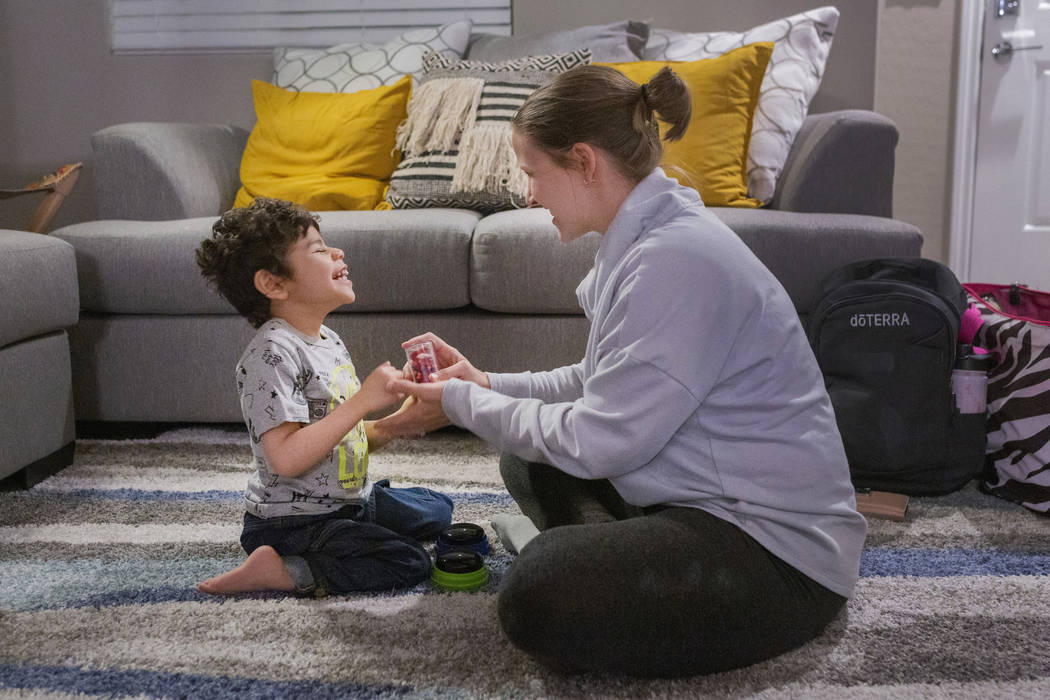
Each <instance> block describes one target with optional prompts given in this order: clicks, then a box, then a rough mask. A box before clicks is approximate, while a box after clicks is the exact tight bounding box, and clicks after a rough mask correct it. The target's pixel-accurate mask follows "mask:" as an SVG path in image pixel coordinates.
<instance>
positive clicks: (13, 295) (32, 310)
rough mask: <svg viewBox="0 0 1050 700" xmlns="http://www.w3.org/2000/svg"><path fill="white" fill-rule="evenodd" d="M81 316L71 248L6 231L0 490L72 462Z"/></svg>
mask: <svg viewBox="0 0 1050 700" xmlns="http://www.w3.org/2000/svg"><path fill="white" fill-rule="evenodd" d="M79 310H80V304H79V297H78V292H77V276H76V264H75V261H74V257H73V248H72V246H70V245H69V244H68V243H66V242H65V241H61V240H58V239H56V238H51V237H49V236H44V235H41V234H39V233H26V232H24V231H6V230H0V488H4V489H7V488H25V487H28V486H32V485H33V484H35V483H36V482H38V481H40V480H41V479H43V478H45V477H47V476H49V475H50V474H52V473H53V472H55V471H57V470H59V469H61V468H62V467H64V466H66V465H68V464H69V463H70V462H72V460H73V430H74V427H73V391H72V387H73V382H72V374H71V369H70V359H69V336H68V334H67V332H66V329H67V328H69V327H70V326H72V325H74V324H75V323H76V322H77V315H78V312H79Z"/></svg>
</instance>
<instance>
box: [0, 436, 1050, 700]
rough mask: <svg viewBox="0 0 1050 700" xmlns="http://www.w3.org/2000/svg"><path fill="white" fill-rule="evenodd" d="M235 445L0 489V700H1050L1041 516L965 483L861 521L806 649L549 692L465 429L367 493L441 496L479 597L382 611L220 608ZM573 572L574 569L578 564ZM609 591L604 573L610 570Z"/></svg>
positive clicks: (430, 593) (296, 603)
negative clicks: (863, 539)
mask: <svg viewBox="0 0 1050 700" xmlns="http://www.w3.org/2000/svg"><path fill="white" fill-rule="evenodd" d="M248 462H249V452H248V448H247V442H246V436H245V434H244V432H243V431H241V430H238V429H233V428H230V427H181V428H179V429H175V430H170V431H168V432H164V433H161V434H160V435H159V436H157V437H156V438H153V439H148V440H80V441H78V443H77V448H76V458H75V462H74V465H73V466H72V467H70V468H68V469H66V470H65V471H63V472H61V473H59V474H58V475H56V476H54V477H52V478H50V479H48V480H46V481H44V482H42V483H41V484H39V485H37V486H36V487H34V488H33V489H31V490H29V491H23V492H12V493H3V494H0V698H8V697H47V698H67V697H77V698H84V697H141V698H154V697H180V698H181V697H195V698H197V697H199V698H222V697H237V698H256V697H258V698H283V697H309V698H330V697H332V698H334V697H340V698H387V697H404V698H473V697H484V698H488V697H494V698H533V697H549V698H574V697H592V698H650V697H651V698H662V697H683V698H698V697H716V698H723V697H733V698H739V697H760V698H798V697H806V698H835V699H836V700H837V699H839V698H869V697H893V698H896V699H901V698H931V697H933V698H938V697H943V698H959V697H972V698H998V697H1001V698H1025V697H1031V698H1035V697H1046V696H1047V692H1048V691H1047V688H1048V687H1050V685H1048V683H1050V519H1048V518H1045V517H1041V516H1038V515H1035V514H1033V513H1030V512H1028V511H1026V510H1025V509H1023V508H1021V507H1019V506H1015V505H1012V504H1009V503H1006V502H1004V501H1000V500H997V499H995V498H993V497H991V496H987V495H984V494H982V493H980V492H978V491H977V490H976V488H975V487H974V486H973V485H971V486H968V487H967V488H965V489H963V490H961V491H958V492H956V493H954V494H951V495H948V496H942V497H937V498H916V499H912V502H911V506H910V509H909V512H908V517H907V520H906V521H905V522H903V523H895V522H890V521H877V520H873V521H872V522H871V526H870V534H869V537H868V541H867V546H866V549H865V552H864V558H863V561H862V564H861V576H862V578H861V581H860V584H859V585H858V587H857V590H856V594H855V596H854V598H853V599H852V600H851V601H850V603H849V605H848V608H847V609H846V610H845V611H844V612H843V614H842V615H841V616H840V617H839V618H838V619H837V620H836V621H835V622H834V623H833V624H832V625H831V626H830V627H829V629H828V630H827V631H826V632H825V633H824V634H823V635H822V636H821V637H820V638H818V639H817V640H815V641H813V642H811V643H810V644H808V645H806V646H805V647H803V648H801V649H799V650H797V651H794V652H791V653H789V654H786V655H784V656H781V657H779V658H777V659H773V660H771V661H767V662H764V663H760V664H756V665H754V666H751V667H748V668H744V669H739V670H736V671H732V672H728V673H722V674H717V675H712V676H706V677H696V678H688V679H677V680H658V681H640V680H635V679H630V678H625V677H617V676H608V675H601V676H598V675H580V676H562V675H558V674H556V673H553V672H549V671H546V670H545V669H544V668H542V667H540V666H538V665H537V664H535V663H534V662H533V661H532V660H530V659H529V658H528V657H527V656H525V655H524V654H522V653H521V652H519V651H518V650H516V649H515V648H514V647H512V646H511V645H510V644H509V642H508V641H507V640H506V639H505V638H504V637H503V636H502V634H501V632H500V629H499V625H498V622H497V617H496V596H497V591H498V589H499V586H500V581H501V579H502V576H503V574H504V573H505V572H506V569H507V567H508V565H509V564H510V562H511V560H512V557H511V556H510V555H509V554H508V553H507V552H506V551H505V550H504V548H503V547H502V545H501V543H500V542H499V539H498V538H497V537H496V535H495V533H494V532H493V531H492V530H491V528H490V526H489V519H490V518H491V517H492V516H493V515H495V514H497V513H502V512H517V509H516V507H515V505H514V503H513V501H512V500H511V499H510V498H509V496H508V495H507V492H506V491H505V490H504V488H503V486H502V484H501V482H500V479H499V474H498V469H497V453H496V452H495V450H494V449H493V448H491V447H489V446H487V445H486V444H484V443H482V442H481V441H479V440H478V439H476V438H474V437H473V436H471V435H470V434H469V433H462V432H442V433H438V434H434V435H431V436H428V437H426V438H422V439H418V440H410V441H403V442H401V443H399V444H397V445H394V446H391V447H389V448H388V449H386V450H384V451H381V452H378V453H376V454H375V455H374V456H373V460H372V462H371V467H370V470H371V472H372V474H373V476H374V477H375V478H389V479H391V480H392V481H393V482H394V483H395V485H398V484H423V485H427V486H430V487H432V488H436V489H439V490H443V491H445V492H447V493H449V494H450V495H451V496H452V497H453V499H454V501H455V505H456V512H455V519H456V520H460V521H470V522H475V523H478V524H481V525H483V526H484V527H486V528H487V530H488V534H489V538H490V540H492V543H493V545H494V546H493V552H492V554H491V555H490V556H489V558H488V565H489V568H490V570H491V572H492V576H491V579H490V581H489V583H488V584H487V585H486V586H485V587H484V588H483V589H482V590H481V591H479V592H476V593H444V592H440V591H438V590H436V589H433V588H432V587H431V586H430V585H429V584H421V585H419V586H417V587H416V588H414V589H411V590H408V591H404V592H400V593H393V594H382V595H379V594H369V595H352V596H336V597H329V598H325V599H296V598H291V597H286V596H279V595H273V594H253V595H244V596H239V597H235V598H218V597H212V596H206V595H202V594H198V593H197V592H196V590H195V584H196V583H197V582H198V581H200V580H202V579H204V578H207V577H209V576H212V575H214V574H216V573H218V572H221V571H224V570H226V569H229V568H231V567H232V566H234V565H236V564H237V563H239V562H240V561H241V560H242V558H243V553H242V552H241V551H240V549H239V547H238V544H237V538H238V535H239V527H238V522H239V518H240V514H241V501H240V498H241V490H242V488H243V485H244V480H245V477H246V475H247V472H248ZM580 555H581V556H586V552H581V553H580ZM610 575H613V574H612V572H610Z"/></svg>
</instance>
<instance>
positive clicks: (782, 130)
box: [642, 6, 839, 203]
mask: <svg viewBox="0 0 1050 700" xmlns="http://www.w3.org/2000/svg"><path fill="white" fill-rule="evenodd" d="M838 20H839V11H838V10H837V9H835V8H834V7H830V6H829V7H820V8H817V9H814V10H809V11H806V12H800V13H798V14H796V15H791V16H790V17H784V18H782V19H778V20H775V21H773V22H767V23H766V24H762V25H759V26H757V27H753V28H752V29H749V30H747V31H744V32H703V33H684V32H679V31H676V30H673V29H653V30H652V32H651V33H650V35H649V41H648V42H647V44H646V46H645V50H644V51H643V52H642V57H643V58H645V59H647V60H654V61H657V60H658V61H695V60H698V59H702V58H711V57H713V56H718V55H720V54H723V53H725V52H726V51H730V50H732V49H735V48H738V47H740V46H744V45H746V44H751V43H754V42H757V41H772V42H774V47H773V56H772V58H771V59H770V61H769V68H768V69H767V71H766V77H765V80H764V81H763V82H762V92H761V94H760V95H759V98H758V111H757V112H756V114H755V125H754V127H753V128H752V131H751V150H750V152H749V154H748V164H747V171H748V178H749V184H750V186H749V190H750V194H751V196H752V197H756V198H758V199H760V200H762V201H763V202H767V203H768V202H769V201H770V200H771V199H772V198H773V194H774V192H775V191H776V182H777V177H778V175H779V173H780V170H781V168H783V167H784V161H785V160H786V159H787V155H788V151H790V150H791V143H792V141H793V140H794V138H795V134H797V133H798V130H799V128H800V127H801V126H802V120H803V119H805V117H806V112H807V111H808V110H809V102H810V100H811V99H813V95H815V94H816V92H817V88H818V87H820V80H821V78H822V77H823V75H824V64H825V63H826V62H827V59H828V52H829V51H830V50H831V40H832V37H833V36H834V35H835V28H836V27H837V26H838Z"/></svg>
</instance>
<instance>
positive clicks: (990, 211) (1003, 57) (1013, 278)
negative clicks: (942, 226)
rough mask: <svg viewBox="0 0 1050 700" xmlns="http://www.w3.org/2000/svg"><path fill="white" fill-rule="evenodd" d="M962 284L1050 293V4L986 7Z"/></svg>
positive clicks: (1002, 0) (1034, 0)
mask: <svg viewBox="0 0 1050 700" xmlns="http://www.w3.org/2000/svg"><path fill="white" fill-rule="evenodd" d="M985 11H986V12H987V14H986V15H985V16H984V41H983V47H982V48H981V51H982V52H983V53H982V55H981V68H980V75H981V77H980V106H979V112H978V125H977V157H976V173H975V177H974V200H973V233H972V238H971V251H970V256H969V257H970V266H969V268H970V269H969V275H968V276H967V279H964V280H963V281H966V282H995V283H1012V282H1021V283H1024V284H1027V285H1029V286H1031V287H1035V288H1036V289H1042V290H1046V291H1050V2H1048V1H1047V0H1019V1H1010V0H988V2H987V3H986V10H985Z"/></svg>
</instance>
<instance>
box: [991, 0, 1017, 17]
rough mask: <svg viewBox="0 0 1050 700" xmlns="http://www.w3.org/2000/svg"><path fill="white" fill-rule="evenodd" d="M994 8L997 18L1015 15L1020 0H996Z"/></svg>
mask: <svg viewBox="0 0 1050 700" xmlns="http://www.w3.org/2000/svg"><path fill="white" fill-rule="evenodd" d="M995 4H996V8H995V16H996V17H998V18H999V19H1002V18H1003V17H1006V16H1007V15H1017V11H1018V5H1019V4H1020V0H998V1H997V2H996V3H995Z"/></svg>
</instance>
